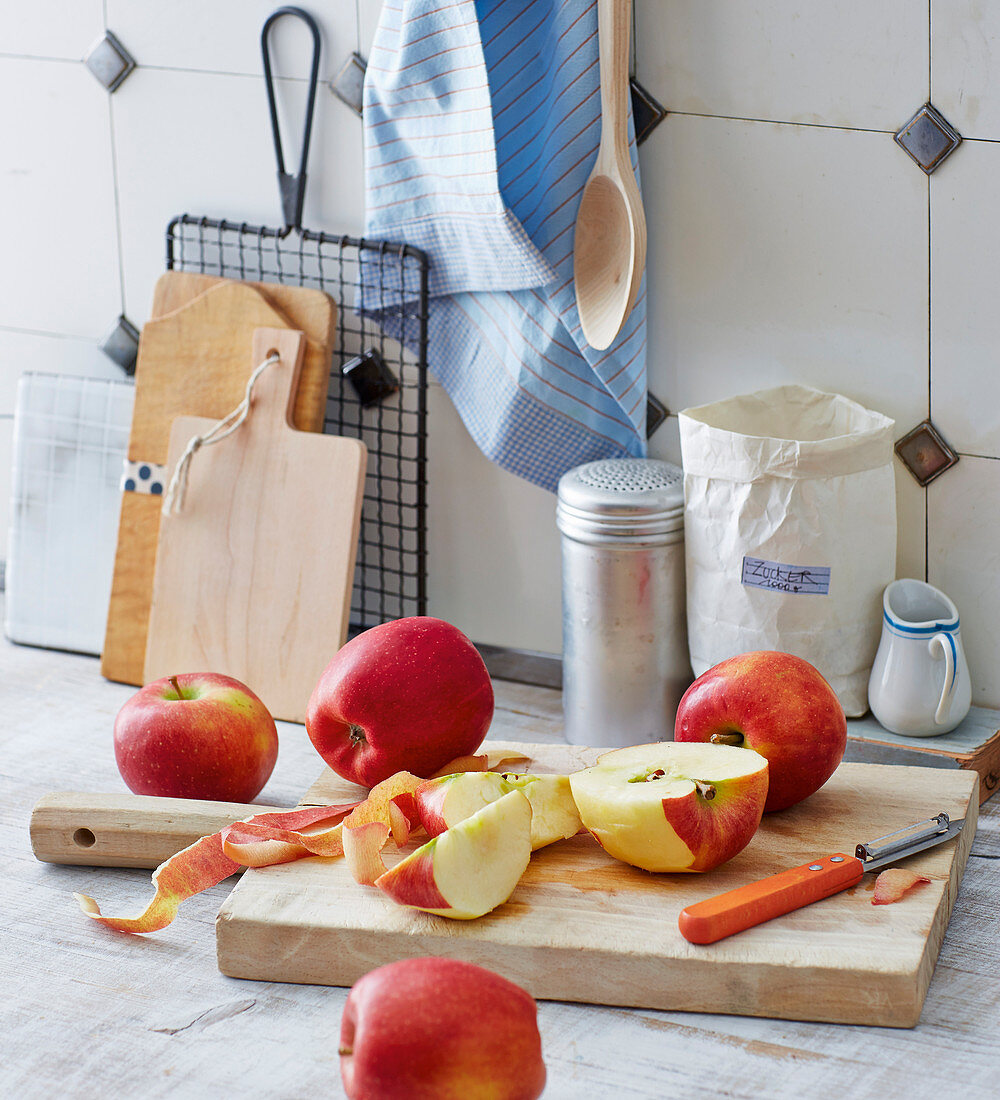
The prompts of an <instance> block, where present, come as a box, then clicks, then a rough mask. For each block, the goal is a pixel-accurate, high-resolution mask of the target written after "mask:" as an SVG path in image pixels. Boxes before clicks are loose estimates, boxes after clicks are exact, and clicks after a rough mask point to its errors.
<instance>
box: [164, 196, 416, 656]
mask: <svg viewBox="0 0 1000 1100" xmlns="http://www.w3.org/2000/svg"><path fill="white" fill-rule="evenodd" d="M167 269H168V270H170V271H193V272H199V273H201V274H206V275H221V276H224V277H226V278H230V279H244V280H247V281H250V282H265V283H283V284H286V285H294V286H308V287H318V288H319V289H320V290H323V291H325V292H326V293H327V294H329V295H330V296H331V298H333V300H334V301H335V302H336V303H337V330H336V336H337V338H336V340H335V343H334V351H333V360H332V363H331V369H330V391H329V396H328V398H327V405H326V416H325V421H324V431H325V432H327V433H328V434H331V435H346V436H353V437H354V438H356V439H361V440H363V441H364V443H365V445H366V446H367V448H368V474H367V477H366V480H365V492H364V500H363V502H362V507H361V534H360V540H359V543H358V557H357V566H356V568H355V574H354V589H353V592H352V597H351V625H350V631H351V634H352V635H353V634H356V633H358V632H359V631H361V630H366V629H368V627H371V626H376V625H377V624H378V623H381V622H385V621H387V620H388V619H395V618H401V617H402V616H404V615H423V614H426V611H427V562H426V557H427V545H426V520H427V514H426V513H427V499H426V489H427V270H428V264H427V258H426V256H425V255H424V254H423V253H422V252H421V251H419V250H418V249H415V248H411V247H410V246H409V245H405V244H392V243H389V242H386V241H368V240H362V239H357V238H354V237H346V236H332V235H330V234H326V233H316V232H312V231H310V230H302V229H297V228H296V229H291V230H289V229H287V228H286V229H284V230H279V229H276V228H272V227H265V226H253V225H247V224H245V223H236V222H228V221H224V220H223V221H220V220H216V219H211V218H196V217H192V216H190V215H188V214H184V215H181V216H180V217H177V218H174V219H173V221H171V222H170V224H169V225H168V227H167ZM362 275H363V276H364V277H363V278H362ZM359 365H360V366H361V367H362V369H363V370H368V369H371V370H380V371H381V376H382V377H384V378H392V379H393V380H394V381H395V382H396V383H398V386H397V388H395V390H394V392H391V393H388V394H386V395H385V396H382V397H381V398H380V399H378V400H374V401H373V403H370V404H369V403H363V402H362V396H360V395H359V393H358V391H357V388H356V386H355V384H354V383H352V381H351V376H352V374H354V370H353V368H357V367H358V366H359ZM345 367H346V368H347V370H348V374H347V375H345V373H344V368H345ZM354 376H355V377H357V375H356V374H354ZM389 388H390V386H383V392H384V391H385V390H386V389H389ZM368 399H369V400H371V397H370V395H368ZM292 537H294V533H293V534H292ZM308 550H309V552H311V553H316V554H322V553H323V548H322V547H321V546H316V547H309V548H308Z"/></svg>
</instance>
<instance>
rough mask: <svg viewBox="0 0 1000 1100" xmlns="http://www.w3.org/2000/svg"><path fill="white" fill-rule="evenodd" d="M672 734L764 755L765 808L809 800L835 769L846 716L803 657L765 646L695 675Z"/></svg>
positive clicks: (843, 743)
mask: <svg viewBox="0 0 1000 1100" xmlns="http://www.w3.org/2000/svg"><path fill="white" fill-rule="evenodd" d="M674 740H675V741H713V742H715V743H717V744H729V745H745V746H747V747H748V748H751V749H754V750H755V751H756V752H759V753H760V754H761V756H764V757H766V758H767V762H768V764H769V765H770V771H771V777H770V785H769V787H768V792H767V802H766V804H765V806H764V812H765V813H770V812H772V811H774V810H783V809H785V808H786V807H788V806H794V805H795V803H796V802H801V801H802V799H803V798H808V796H809V795H811V794H812V793H813V792H814V791H818V790H819V788H820V787H822V786H823V784H824V783H825V782H826V781H827V780H828V779H829V778H830V776H831V775H833V773H834V772H835V771H836V770H837V765H838V764H839V763H840V761H841V760H842V759H843V756H844V750H845V749H846V748H847V719H846V718H845V717H844V708H843V707H842V706H841V705H840V700H839V699H838V698H837V696H836V693H835V692H834V690H833V688H832V687H830V685H829V684H828V683H827V682H826V680H824V679H823V677H822V675H821V674H820V673H819V672H818V671H817V670H816V669H815V668H814V667H813V666H812V665H811V664H810V663H809V662H808V661H804V660H803V659H802V658H801V657H795V656H793V655H792V654H791V653H777V652H773V651H766V650H765V651H759V652H755V653H743V654H741V655H740V656H738V657H730V658H729V659H728V660H727V661H723V662H721V664H717V665H715V667H714V668H710V669H709V670H708V671H707V672H705V673H703V674H702V675H701V676H699V677H698V679H697V680H695V682H694V683H693V684H692V685H691V686H690V687H689V688H688V690H687V691H686V692H685V693H684V696H683V698H682V699H681V701H680V705H679V706H678V708H677V719H676V724H675V727H674Z"/></svg>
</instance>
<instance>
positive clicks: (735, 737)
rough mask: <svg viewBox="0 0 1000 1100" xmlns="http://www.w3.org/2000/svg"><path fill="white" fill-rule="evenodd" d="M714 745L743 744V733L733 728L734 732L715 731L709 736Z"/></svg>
mask: <svg viewBox="0 0 1000 1100" xmlns="http://www.w3.org/2000/svg"><path fill="white" fill-rule="evenodd" d="M709 741H711V742H712V744H713V745H742V744H743V734H742V733H737V732H736V730H733V732H732V733H713V734H712V736H711V737H710V738H709Z"/></svg>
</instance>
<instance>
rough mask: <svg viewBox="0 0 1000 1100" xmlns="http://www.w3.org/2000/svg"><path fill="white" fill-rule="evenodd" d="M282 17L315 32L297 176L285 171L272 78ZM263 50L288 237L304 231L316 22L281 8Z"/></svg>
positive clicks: (299, 12)
mask: <svg viewBox="0 0 1000 1100" xmlns="http://www.w3.org/2000/svg"><path fill="white" fill-rule="evenodd" d="M283 15H294V16H297V17H298V18H299V19H301V20H302V21H303V22H304V23H305V24H306V26H307V27H308V28H309V30H310V31H311V32H312V39H313V55H312V69H311V71H310V74H309V91H308V93H307V96H306V100H307V101H306V123H305V129H304V130H303V133H302V154H301V156H300V157H299V170H298V173H297V174H296V175H294V176H291V175H289V174H288V173H287V172H286V171H285V157H284V154H283V153H282V150H281V133H280V132H279V130H278V107H277V104H276V102H275V98H274V78H273V77H272V75H271V55H270V52H269V49H268V40H267V39H268V34H269V32H270V30H271V26H272V24H273V23H275V22H276V20H278V19H280V18H281V16H283ZM260 50H261V54H262V55H263V59H264V84H265V85H266V87H267V105H268V108H269V109H270V112H271V133H272V134H273V135H274V153H275V156H276V158H277V161H278V189H279V191H280V193H281V212H282V216H283V217H284V219H285V233H289V232H290V231H291V230H292V229H299V230H300V229H301V228H302V203H303V200H304V199H305V194H306V161H307V160H308V159H309V138H310V135H311V134H312V121H313V108H314V107H315V106H316V86H317V83H318V81H319V51H320V36H319V27H318V26H317V25H316V20H315V19H313V17H312V16H311V15H310V14H309V13H308V12H307V11H303V10H302V9H301V8H295V7H290V6H286V7H282V8H278V9H277V10H276V11H273V12H272V13H271V14H270V15H269V16H268V17H267V20H266V21H265V23H264V27H263V29H262V30H261V32H260Z"/></svg>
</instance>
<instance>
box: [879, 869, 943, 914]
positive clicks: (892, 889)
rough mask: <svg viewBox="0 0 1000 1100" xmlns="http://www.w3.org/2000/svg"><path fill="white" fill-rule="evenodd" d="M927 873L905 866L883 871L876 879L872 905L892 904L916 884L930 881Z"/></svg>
mask: <svg viewBox="0 0 1000 1100" xmlns="http://www.w3.org/2000/svg"><path fill="white" fill-rule="evenodd" d="M930 881H931V880H930V879H929V878H928V877H927V876H926V875H918V874H916V873H915V872H914V871H908V870H906V869H905V868H904V867H890V868H889V870H888V871H883V872H882V873H881V874H880V875H879V876H878V878H877V879H876V880H875V893H874V894H873V895H872V905H891V904H892V903H893V902H894V901H899V899H900V898H901V897H902V896H903V895H904V894H905V893H906V892H907V891H908V890H912V889H913V887H914V886H917V885H919V884H920V883H922V882H930Z"/></svg>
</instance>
